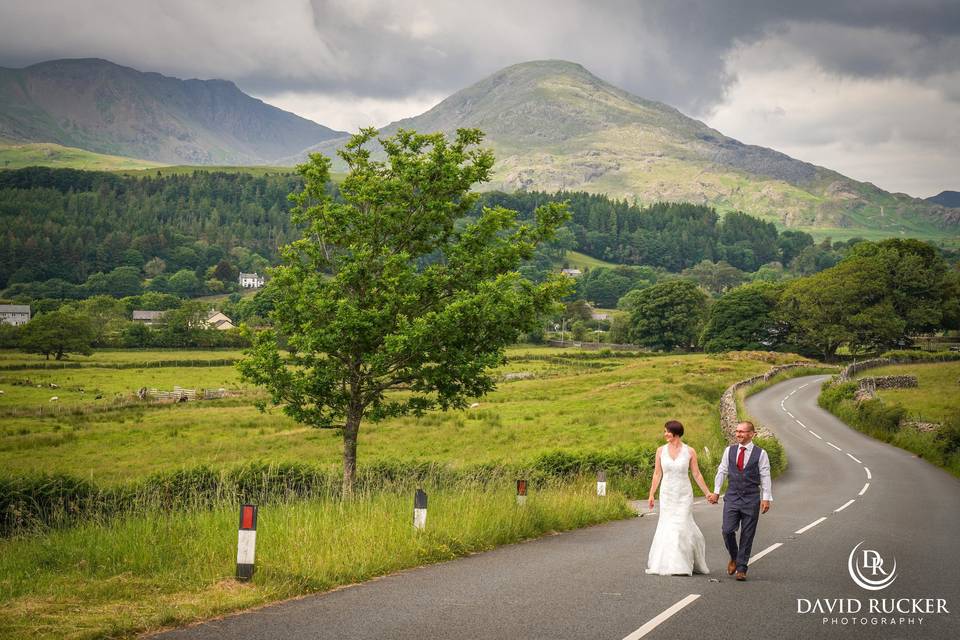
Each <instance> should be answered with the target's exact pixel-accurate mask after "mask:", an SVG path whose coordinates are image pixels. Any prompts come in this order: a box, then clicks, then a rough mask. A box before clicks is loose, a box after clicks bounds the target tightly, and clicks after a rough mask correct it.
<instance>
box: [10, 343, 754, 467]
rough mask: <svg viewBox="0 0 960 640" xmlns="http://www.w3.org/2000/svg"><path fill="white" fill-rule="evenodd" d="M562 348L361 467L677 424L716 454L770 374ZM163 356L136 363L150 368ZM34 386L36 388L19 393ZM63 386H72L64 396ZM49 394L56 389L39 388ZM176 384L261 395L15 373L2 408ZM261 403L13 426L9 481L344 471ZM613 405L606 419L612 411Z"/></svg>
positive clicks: (161, 384) (326, 447) (366, 446)
mask: <svg viewBox="0 0 960 640" xmlns="http://www.w3.org/2000/svg"><path fill="white" fill-rule="evenodd" d="M568 351H570V350H568ZM559 352H560V350H556V349H552V350H548V349H529V348H528V349H514V350H512V351H511V352H510V357H511V361H510V363H509V364H507V365H506V366H505V367H503V369H502V370H501V371H500V372H498V373H499V374H500V375H501V376H502V377H504V378H505V379H504V380H503V381H502V382H501V383H500V385H499V389H498V390H497V391H495V392H494V393H492V394H490V395H489V396H488V397H486V398H483V399H480V400H479V406H478V407H476V408H474V409H468V410H464V411H451V412H448V413H439V412H436V413H429V414H427V415H424V416H423V417H420V418H416V417H404V418H398V419H392V420H387V421H384V422H381V423H378V424H374V423H369V422H368V423H365V424H363V425H362V427H361V433H360V445H359V455H360V460H361V461H362V462H376V461H380V460H397V459H402V460H407V461H424V460H431V461H443V462H448V463H450V464H452V465H454V466H457V465H463V464H467V463H497V462H517V461H522V460H525V459H530V458H532V457H533V456H536V455H538V454H540V453H542V452H544V451H547V450H554V449H576V450H585V451H600V450H608V449H611V448H616V447H618V446H629V445H639V444H648V443H659V441H660V436H661V434H662V427H663V423H664V422H665V421H666V420H668V419H678V420H680V421H681V422H683V423H684V425H686V427H687V435H686V440H687V441H688V442H689V443H690V444H692V445H693V446H696V447H697V448H702V447H704V446H708V447H711V448H713V447H715V446H717V445H719V444H722V443H720V442H719V432H718V430H717V424H718V418H717V415H716V414H717V412H716V407H717V401H718V399H719V397H720V394H721V393H722V392H723V389H724V388H725V387H726V386H727V385H729V384H730V383H732V382H734V381H735V380H738V379H741V378H744V377H748V376H750V375H754V374H756V373H759V372H762V371H765V370H766V369H767V368H769V366H770V364H769V363H767V362H763V361H759V360H749V359H747V360H731V359H727V358H723V357H711V356H705V355H682V356H674V355H670V356H658V357H639V358H638V357H628V356H623V357H597V358H593V359H586V360H569V361H566V360H563V359H557V358H552V357H551V356H553V355H556V354H557V353H559ZM213 353H214V354H215V355H216V356H218V357H219V356H220V355H221V352H213ZM155 355H156V354H155V353H149V352H148V353H137V354H135V356H134V357H135V358H143V359H145V360H147V359H150V358H152V357H155ZM198 355H199V354H198ZM95 357H101V358H104V359H105V360H106V359H107V358H114V357H116V358H119V357H121V356H120V354H119V353H117V354H106V353H105V354H98V355H97V356H95ZM510 378H513V379H510ZM24 379H29V380H30V381H31V382H32V383H34V386H32V387H30V386H18V385H14V384H12V382H15V381H17V380H24ZM51 382H52V383H53V384H57V385H59V388H58V389H50V388H49V384H50V383H51ZM36 384H41V385H47V386H44V387H41V388H40V389H37V388H36V386H35V385H36ZM175 384H176V385H179V386H181V387H185V388H220V387H225V388H228V389H241V390H245V391H246V392H247V393H249V394H250V395H251V396H253V395H256V394H257V393H258V392H257V391H256V390H255V389H253V388H250V387H249V386H248V385H245V384H243V383H241V382H240V380H239V376H238V375H237V373H236V370H235V369H234V368H233V367H189V368H154V369H150V368H144V369H123V370H112V369H102V368H99V367H90V368H83V369H67V370H63V371H49V370H47V371H36V370H26V371H3V372H0V389H2V390H3V391H4V395H3V396H2V399H0V408H14V407H18V406H27V407H35V406H37V405H41V404H44V403H46V404H47V405H49V398H50V396H51V395H54V394H57V395H59V397H60V398H61V400H60V402H62V403H64V404H65V405H70V406H78V405H80V406H82V405H84V403H87V404H95V402H96V401H93V400H92V398H91V393H92V390H94V389H96V390H99V391H100V392H101V393H103V395H104V399H102V400H101V401H100V402H104V401H108V400H109V399H110V398H112V397H113V396H112V394H117V393H120V394H130V393H132V392H133V391H134V390H136V389H137V388H139V387H141V386H146V387H157V388H160V389H171V388H172V387H173V385H175ZM80 388H83V389H84V390H85V393H84V394H80V393H79V389H80ZM88 398H90V399H89V400H88ZM251 403H252V397H248V398H246V399H244V400H211V401H204V402H193V403H185V404H176V405H166V406H163V407H155V406H144V407H137V408H134V409H122V410H117V411H113V412H106V413H94V414H89V415H77V416H64V417H44V418H35V417H33V418H28V417H9V418H6V419H4V421H3V426H2V428H0V464H2V466H3V469H4V472H6V473H13V474H23V473H29V472H33V471H37V470H39V469H46V470H57V471H61V472H65V473H70V474H76V475H80V476H83V477H88V478H93V479H95V480H97V481H102V482H122V481H125V480H129V479H133V478H137V477H142V476H144V475H147V474H149V473H152V472H155V471H170V470H175V469H179V468H184V467H189V466H193V465H197V464H211V465H215V466H219V465H228V464H237V463H241V462H246V461H250V460H257V461H265V462H310V463H315V464H331V465H333V464H337V463H338V462H339V460H340V456H341V447H342V444H341V440H340V436H339V435H338V434H337V432H336V431H335V430H316V429H311V428H308V427H303V426H301V425H299V424H297V423H295V422H294V421H292V420H291V419H290V418H288V417H286V416H285V415H283V414H282V413H281V412H280V411H279V410H278V409H269V410H268V412H267V413H265V414H264V413H260V412H259V411H258V410H257V409H256V408H255V407H254V406H252V404H251ZM601 405H602V406H603V407H604V410H603V412H598V411H597V410H596V408H597V406H601Z"/></svg>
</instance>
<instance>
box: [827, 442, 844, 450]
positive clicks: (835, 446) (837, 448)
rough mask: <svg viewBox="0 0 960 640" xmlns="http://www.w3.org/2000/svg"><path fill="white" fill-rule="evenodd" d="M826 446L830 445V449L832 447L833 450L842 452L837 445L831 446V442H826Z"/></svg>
mask: <svg viewBox="0 0 960 640" xmlns="http://www.w3.org/2000/svg"><path fill="white" fill-rule="evenodd" d="M827 444H828V445H830V446H831V447H833V448H834V449H836V450H837V451H843V449H841V448H840V447H838V446H837V445H835V444H833V443H832V442H828V443H827Z"/></svg>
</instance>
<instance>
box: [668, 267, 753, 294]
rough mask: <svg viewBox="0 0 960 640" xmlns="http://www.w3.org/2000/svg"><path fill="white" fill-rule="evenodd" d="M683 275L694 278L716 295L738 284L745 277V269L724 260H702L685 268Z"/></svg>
mask: <svg viewBox="0 0 960 640" xmlns="http://www.w3.org/2000/svg"><path fill="white" fill-rule="evenodd" d="M683 275H685V276H687V277H688V278H693V279H694V280H696V281H697V282H698V283H700V285H701V286H702V287H703V288H704V289H706V290H707V291H709V292H710V293H712V294H714V295H720V294H721V293H723V292H724V291H726V290H727V289H729V288H731V287H735V286H737V285H738V284H740V283H742V282H743V279H744V277H745V274H744V273H743V271H741V270H740V269H737V268H736V267H734V266H732V265H730V264H728V263H726V262H724V261H723V260H721V261H720V262H710V261H709V260H701V261H700V262H698V263H697V264H695V265H694V266H692V267H690V268H689V269H684V271H683Z"/></svg>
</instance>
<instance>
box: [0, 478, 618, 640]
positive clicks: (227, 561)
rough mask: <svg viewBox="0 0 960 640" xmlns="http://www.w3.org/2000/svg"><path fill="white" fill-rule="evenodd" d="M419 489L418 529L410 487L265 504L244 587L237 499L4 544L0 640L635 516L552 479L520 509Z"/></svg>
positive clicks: (60, 634) (318, 586) (67, 633)
mask: <svg viewBox="0 0 960 640" xmlns="http://www.w3.org/2000/svg"><path fill="white" fill-rule="evenodd" d="M426 489H427V491H428V493H429V495H430V502H429V507H430V508H429V511H428V519H427V527H426V530H425V531H422V532H415V531H414V530H413V528H412V515H413V514H412V506H413V504H412V502H413V500H412V492H374V493H371V492H361V493H359V494H358V495H357V496H356V497H355V498H354V499H353V500H350V501H346V502H344V501H338V500H334V499H327V498H322V499H312V500H306V501H297V502H289V503H281V504H276V505H268V506H265V507H262V508H261V510H260V513H259V517H258V531H257V570H256V573H255V575H254V578H253V581H252V582H251V583H249V584H246V585H240V584H238V583H236V582H235V581H234V580H233V578H232V576H233V574H234V571H235V565H234V563H235V558H236V537H237V533H236V532H237V509H236V505H235V504H229V505H228V504H221V505H216V506H215V507H214V508H213V509H209V510H196V509H195V510H187V511H184V512H179V513H173V514H170V513H164V512H162V511H156V512H144V513H140V514H138V515H135V516H130V517H125V518H122V519H118V520H111V521H103V522H88V523H85V524H82V525H80V526H77V527H73V528H68V529H64V530H58V531H52V532H49V533H47V534H46V535H43V536H38V537H29V538H20V539H12V540H6V541H0V637H4V638H15V637H16V638H25V637H31V638H98V637H128V636H131V635H133V634H134V633H137V632H140V631H144V630H150V629H156V628H159V627H163V626H170V625H178V624H184V623H187V622H190V621H193V620H197V619H202V618H206V617H210V616H214V615H218V614H222V613H225V612H228V611H234V610H238V609H241V608H245V607H250V606H253V605H257V604H262V603H266V602H271V601H275V600H278V599H282V598H287V597H292V596H296V595H300V594H305V593H311V592H318V591H324V590H327V589H330V588H332V587H335V586H339V585H346V584H351V583H354V582H359V581H362V580H366V579H369V578H371V577H374V576H378V575H384V574H387V573H391V572H394V571H397V570H400V569H404V568H407V567H413V566H418V565H422V564H425V563H431V562H439V561H443V560H448V559H451V558H455V557H457V556H461V555H464V554H468V553H472V552H477V551H482V550H486V549H490V548H492V547H494V546H496V545H499V544H505V543H510V542H516V541H520V540H523V539H528V538H532V537H536V536H539V535H542V534H543V533H546V532H549V531H561V530H567V529H572V528H576V527H582V526H586V525H590V524H594V523H599V522H604V521H607V520H612V519H619V518H626V517H630V516H631V515H632V514H633V512H632V511H631V510H630V508H629V506H628V504H627V502H626V500H625V498H624V497H623V496H622V495H621V494H617V493H611V494H610V495H608V496H607V497H606V498H598V497H597V496H596V495H595V486H594V483H593V478H580V479H578V478H574V479H573V480H570V481H565V482H559V481H556V482H550V483H547V484H545V485H544V486H543V487H541V488H540V489H538V490H533V491H531V493H530V496H529V498H528V500H527V502H526V504H525V505H524V506H522V507H521V506H518V505H517V504H516V502H515V498H514V489H513V487H512V484H511V485H507V486H500V487H493V486H488V485H485V484H482V483H480V484H478V483H473V482H469V481H463V482H460V483H458V484H456V485H453V486H447V487H444V488H436V487H431V486H429V485H427V486H426Z"/></svg>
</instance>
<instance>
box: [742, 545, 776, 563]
mask: <svg viewBox="0 0 960 640" xmlns="http://www.w3.org/2000/svg"><path fill="white" fill-rule="evenodd" d="M782 546H783V543H782V542H774V543H773V544H772V545H770V546H769V547H767V548H766V549H764V550H763V551H761V552H760V553H757V554H755V555H753V556H751V557H750V560H749V561H748V562H747V564H748V565H750V564H753V563H754V562H756V561H757V560H759V559H760V558H762V557H763V556H765V555H767V554H768V553H770V552H771V551H775V550H776V549H778V548H780V547H782Z"/></svg>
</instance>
